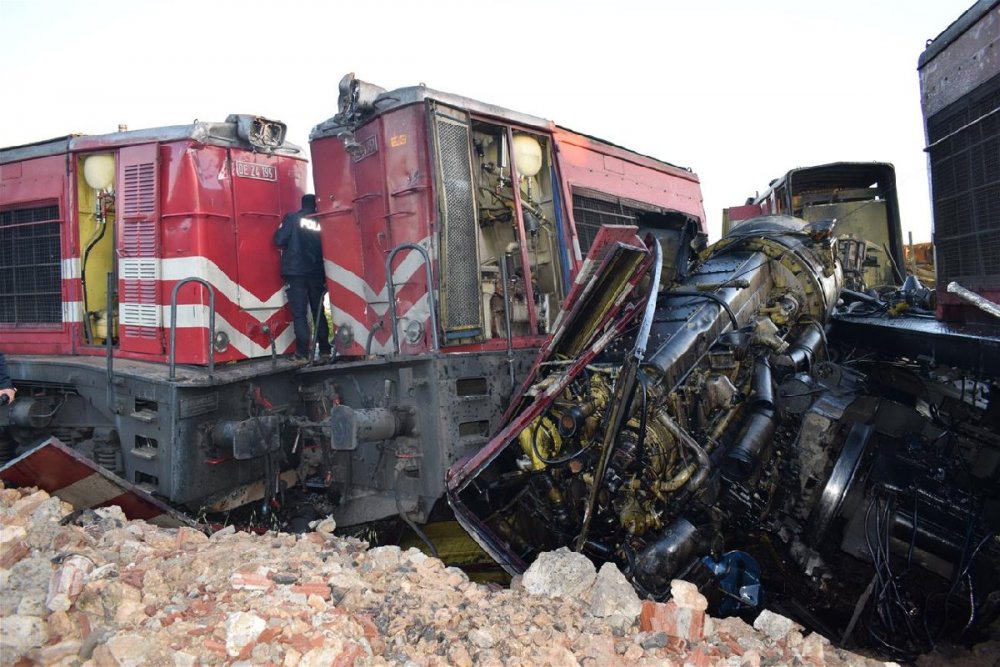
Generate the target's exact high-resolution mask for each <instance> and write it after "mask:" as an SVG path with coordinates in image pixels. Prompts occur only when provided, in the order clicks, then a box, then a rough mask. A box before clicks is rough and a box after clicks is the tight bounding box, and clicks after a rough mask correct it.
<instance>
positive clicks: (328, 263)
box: [323, 236, 431, 315]
mask: <svg viewBox="0 0 1000 667" xmlns="http://www.w3.org/2000/svg"><path fill="white" fill-rule="evenodd" d="M430 241H431V239H430V237H429V236H428V237H426V238H425V239H423V240H422V241H420V245H422V246H423V247H424V248H425V249H426V248H428V247H429V246H430ZM323 265H324V270H325V271H326V277H327V279H329V280H330V281H332V282H335V283H337V284H338V285H340V286H342V287H343V288H344V289H346V290H348V291H349V292H351V293H352V294H355V295H357V296H358V297H359V298H361V299H362V300H364V302H365V303H367V304H368V306H369V307H370V308H372V309H373V310H374V311H375V312H376V313H378V314H379V315H384V314H385V313H387V312H388V310H389V285H388V283H387V284H385V285H383V286H382V289H381V291H379V292H378V293H376V292H375V290H374V289H372V287H371V285H369V284H368V283H367V282H365V280H364V278H362V277H361V276H359V275H358V274H356V273H354V272H353V271H351V270H350V269H346V268H344V267H343V266H340V265H339V264H337V263H336V262H333V261H332V260H329V259H326V260H324V261H323ZM423 266H424V258H423V257H422V256H421V255H420V253H418V252H416V251H414V250H409V251H408V252H407V253H406V256H405V257H404V258H403V261H402V262H400V263H399V265H398V266H397V267H396V268H395V269H394V270H393V272H392V282H393V284H394V285H396V286H397V288H398V287H399V286H400V285H402V284H403V283H405V282H408V281H409V280H410V279H411V278H412V277H413V275H414V274H415V273H416V272H417V271H418V270H423Z"/></svg>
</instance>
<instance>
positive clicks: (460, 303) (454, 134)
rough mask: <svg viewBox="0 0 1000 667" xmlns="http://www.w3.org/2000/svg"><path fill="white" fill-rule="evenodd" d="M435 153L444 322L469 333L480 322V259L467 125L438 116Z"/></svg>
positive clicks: (451, 330)
mask: <svg viewBox="0 0 1000 667" xmlns="http://www.w3.org/2000/svg"><path fill="white" fill-rule="evenodd" d="M437 134H438V157H439V159H440V163H441V185H442V187H443V190H444V215H445V220H444V224H443V225H442V234H443V236H444V243H443V244H442V245H443V246H444V250H445V255H444V258H443V259H442V263H443V264H444V274H445V275H444V287H445V289H446V295H445V299H444V303H443V304H442V306H443V311H444V318H443V319H444V323H443V328H444V329H445V331H449V332H460V331H463V330H468V331H470V332H471V334H472V335H475V333H476V332H475V331H473V330H477V329H479V328H480V327H481V326H482V325H481V322H480V315H481V309H480V307H479V259H478V246H477V244H476V208H475V206H476V203H475V199H474V197H473V194H472V165H471V164H470V162H469V159H470V158H469V126H468V125H466V124H464V123H460V122H457V121H454V120H451V119H448V118H444V117H440V116H439V117H438V119H437Z"/></svg>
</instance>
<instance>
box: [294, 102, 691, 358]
mask: <svg viewBox="0 0 1000 667" xmlns="http://www.w3.org/2000/svg"><path fill="white" fill-rule="evenodd" d="M427 116H428V107H427V105H426V104H424V103H415V104H407V105H401V106H399V107H396V108H393V109H390V110H388V111H385V112H383V113H379V114H376V115H375V116H374V117H373V118H372V119H371V120H369V121H368V122H366V123H364V124H362V125H361V126H359V127H358V128H357V129H356V130H355V132H354V137H353V139H354V142H355V144H356V146H355V148H354V151H355V153H354V155H353V156H352V155H351V154H349V153H348V151H347V149H346V148H345V147H344V143H343V142H342V141H341V139H340V138H339V137H337V136H332V135H331V136H320V137H319V138H316V139H314V140H313V141H312V158H313V178H314V182H315V186H316V194H317V202H318V212H317V215H318V217H319V218H320V221H321V225H322V238H323V249H324V255H325V257H326V274H327V284H328V288H329V293H330V300H331V309H332V315H333V326H334V328H335V329H337V328H340V329H341V331H343V332H349V333H348V334H347V335H346V336H344V337H343V338H341V337H338V341H337V351H338V353H339V354H341V355H345V356H362V355H364V353H365V349H366V347H368V348H369V349H370V351H371V352H372V353H375V354H387V353H391V352H392V331H391V326H392V324H391V315H390V312H389V310H388V309H389V308H390V305H389V304H388V303H387V299H388V290H387V288H386V283H387V281H386V276H385V260H386V257H387V256H388V254H389V252H390V251H391V250H392V249H393V248H395V247H397V246H399V245H401V244H404V243H416V244H420V245H422V246H423V247H424V248H426V249H427V250H428V252H429V254H430V256H431V261H432V264H433V267H432V268H433V279H434V281H435V285H434V287H435V290H437V288H438V286H439V283H438V277H437V276H438V267H437V259H438V257H437V253H438V252H439V244H440V239H439V238H438V237H439V224H438V215H439V213H438V197H439V193H438V192H437V187H438V186H437V183H436V179H435V170H436V169H437V168H438V166H437V160H436V158H435V154H434V150H435V149H434V148H433V147H432V145H433V141H432V139H431V137H430V136H429V132H428V127H429V125H430V121H429V119H428V117H427ZM472 117H473V119H474V120H475V119H476V118H477V116H476V115H475V114H473V115H472ZM485 120H487V121H488V122H490V123H500V124H504V125H507V126H508V127H511V128H515V129H518V130H519V131H520V130H525V131H530V132H531V133H534V134H536V135H539V136H542V137H546V138H548V139H549V140H550V141H551V145H552V146H553V147H554V151H553V155H552V159H553V161H554V167H555V169H554V173H555V177H556V182H555V183H554V184H553V187H555V188H558V193H559V194H558V202H559V206H560V210H559V211H558V212H557V219H558V220H559V221H561V223H562V226H563V230H562V231H563V243H564V244H565V247H564V248H562V249H560V254H561V256H562V257H565V258H568V259H569V263H570V266H569V280H570V281H572V280H573V278H574V277H575V275H576V272H577V271H578V270H579V269H580V265H581V263H582V257H579V256H578V255H577V253H575V252H573V251H572V250H571V249H572V248H574V247H577V244H576V243H575V239H576V231H575V225H574V222H573V218H572V211H571V210H570V208H571V207H569V206H568V205H567V203H568V202H572V187H573V186H579V187H584V188H589V189H592V190H598V191H601V192H604V193H607V194H610V195H614V196H618V197H622V198H624V199H634V200H637V201H640V202H644V203H647V204H652V205H655V206H658V207H661V208H663V209H666V210H670V211H677V212H681V213H685V214H687V215H689V216H692V217H694V218H697V219H698V220H699V221H700V226H701V229H702V231H705V229H706V224H705V211H704V206H703V204H702V199H701V189H700V184H699V181H698V177H697V176H696V175H694V174H693V173H691V172H690V171H687V170H684V169H681V168H678V167H674V166H671V165H668V164H666V163H663V162H659V161H657V160H654V159H652V158H648V157H645V156H642V155H638V154H636V153H632V152H630V151H627V150H625V149H621V148H618V147H616V146H613V145H610V144H606V143H604V142H601V141H599V140H594V139H591V138H588V137H585V136H583V135H580V134H576V133H573V132H570V131H569V130H565V129H563V128H559V127H556V126H554V125H552V124H551V123H547V124H545V125H542V126H537V127H530V128H529V127H525V126H524V125H523V124H517V123H511V122H509V121H506V120H505V119H503V118H502V117H493V116H490V117H488V118H485ZM518 195H519V192H517V191H516V189H515V199H517V196H518ZM514 209H515V210H520V207H519V206H518V205H517V204H516V203H515V205H514ZM521 263H522V265H524V266H527V264H528V262H527V260H526V258H523V259H522V262H521ZM392 269H393V276H394V277H393V280H394V284H395V286H396V303H395V304H393V307H395V309H396V313H397V315H398V317H399V319H400V322H399V331H400V336H399V340H400V348H401V352H402V353H404V354H419V353H422V352H425V351H427V350H429V349H430V347H431V344H432V340H431V337H430V332H429V330H428V328H429V325H430V322H429V319H428V317H429V313H428V312H427V306H426V299H427V285H426V280H425V273H424V266H423V262H422V260H420V259H419V255H418V253H416V252H414V251H411V250H403V251H401V252H400V253H399V254H398V255H397V257H396V259H395V261H394V262H393V267H392ZM568 287H569V285H567V286H566V288H567V289H568ZM526 306H527V310H528V313H529V320H530V321H531V322H533V321H534V309H535V304H534V302H533V300H531V299H528V300H526ZM410 318H413V319H416V320H417V321H419V322H420V323H421V324H422V325H423V336H422V337H421V338H420V339H419V340H418V341H417V342H416V343H414V344H411V343H408V342H407V341H406V337H405V336H404V335H403V332H404V331H405V327H406V325H407V323H408V322H409V321H410ZM534 328H535V327H533V326H531V327H530V328H529V330H533V329H534ZM544 340H545V338H544V336H537V335H528V336H520V337H517V336H516V337H515V338H514V339H513V341H512V342H513V345H514V346H515V347H519V348H525V347H537V346H538V345H539V344H541V343H542V342H543V341H544ZM505 347H506V339H502V338H494V339H492V340H487V341H484V342H480V343H473V344H466V345H457V346H449V347H447V348H446V350H447V351H450V352H476V351H487V350H502V349H505Z"/></svg>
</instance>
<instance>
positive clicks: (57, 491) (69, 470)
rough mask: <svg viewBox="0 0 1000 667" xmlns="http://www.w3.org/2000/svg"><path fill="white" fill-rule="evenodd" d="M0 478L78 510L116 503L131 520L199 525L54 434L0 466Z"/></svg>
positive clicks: (162, 523)
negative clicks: (54, 498) (53, 498)
mask: <svg viewBox="0 0 1000 667" xmlns="http://www.w3.org/2000/svg"><path fill="white" fill-rule="evenodd" d="M0 479H2V480H3V481H4V483H5V484H8V485H10V486H22V487H31V486H36V487H38V488H40V489H42V490H44V491H47V492H48V493H49V494H50V495H53V496H57V497H58V498H59V499H60V500H62V501H64V502H67V503H69V504H70V505H72V506H73V507H74V508H76V509H78V510H82V509H87V508H90V509H93V508H97V507H111V506H112V505H117V506H118V507H121V509H122V511H123V512H124V513H125V516H126V517H128V518H129V519H143V520H145V521H148V522H149V523H151V524H154V525H157V526H162V527H164V528H179V527H180V526H191V527H195V526H197V524H196V523H195V522H194V521H192V520H191V519H189V518H188V517H186V516H184V515H183V514H181V513H180V512H177V511H175V510H173V509H171V508H170V507H169V506H168V505H166V504H165V503H163V502H161V501H159V500H157V499H156V498H154V497H153V496H151V495H150V494H148V493H146V492H145V491H143V490H141V489H139V488H137V487H136V486H134V485H133V484H129V483H128V482H126V481H125V480H124V479H122V478H121V477H118V476H117V475H115V474H114V473H112V472H110V471H109V470H108V469H107V468H103V467H101V466H100V465H98V464H96V463H94V462H93V461H91V460H90V459H88V458H85V457H83V456H81V455H80V454H79V453H77V452H75V451H73V450H72V449H70V448H69V447H67V446H66V445H64V444H63V443H61V442H60V441H59V440H58V439H57V438H54V437H52V438H49V439H47V440H45V441H44V442H43V443H42V444H40V445H38V446H37V447H35V448H34V449H32V450H31V451H28V452H25V453H24V454H22V455H21V456H19V457H17V458H15V459H13V460H12V461H10V462H8V463H7V464H6V465H5V466H3V468H0Z"/></svg>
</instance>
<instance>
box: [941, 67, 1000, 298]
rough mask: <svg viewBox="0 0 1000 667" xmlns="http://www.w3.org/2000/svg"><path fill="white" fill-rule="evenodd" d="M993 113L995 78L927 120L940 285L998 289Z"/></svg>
mask: <svg viewBox="0 0 1000 667" xmlns="http://www.w3.org/2000/svg"><path fill="white" fill-rule="evenodd" d="M998 109H1000V77H994V78H993V79H991V80H990V81H987V82H986V83H984V84H982V85H981V86H980V87H979V88H978V89H976V90H975V91H973V93H971V94H969V95H967V96H966V97H965V98H962V99H960V100H959V101H957V102H955V103H954V104H952V105H950V106H949V107H947V108H946V109H944V110H943V111H941V112H939V113H937V114H935V115H934V116H932V117H931V118H929V119H928V121H927V137H928V140H929V142H930V149H929V152H930V162H931V183H932V190H933V199H934V201H933V206H934V241H935V251H936V262H937V266H938V284H940V285H945V284H947V283H948V282H950V281H952V280H957V281H958V282H960V283H962V284H963V285H965V286H966V287H971V288H974V289H987V288H988V289H995V288H1000V111H998ZM991 112H992V113H991Z"/></svg>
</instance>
